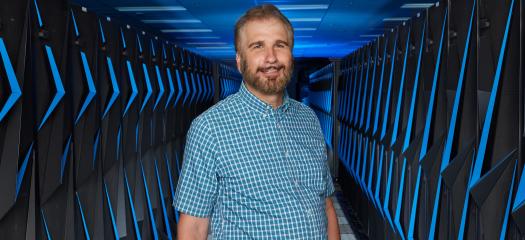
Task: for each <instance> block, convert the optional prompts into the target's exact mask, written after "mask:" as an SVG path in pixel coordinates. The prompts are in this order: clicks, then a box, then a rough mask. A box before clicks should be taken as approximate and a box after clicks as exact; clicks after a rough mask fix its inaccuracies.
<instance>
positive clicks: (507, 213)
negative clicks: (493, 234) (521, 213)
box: [499, 159, 518, 240]
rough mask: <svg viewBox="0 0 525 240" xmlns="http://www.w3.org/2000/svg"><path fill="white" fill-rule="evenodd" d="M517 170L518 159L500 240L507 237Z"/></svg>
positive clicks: (515, 164)
mask: <svg viewBox="0 0 525 240" xmlns="http://www.w3.org/2000/svg"><path fill="white" fill-rule="evenodd" d="M517 168H518V161H517V159H516V160H515V161H514V170H513V171H512V183H511V184H510V188H509V197H508V198H507V207H506V209H505V217H503V224H502V227H501V232H500V235H499V239H500V240H504V239H505V236H506V235H507V224H508V222H509V214H510V205H511V202H512V191H513V190H514V179H515V178H516V172H517Z"/></svg>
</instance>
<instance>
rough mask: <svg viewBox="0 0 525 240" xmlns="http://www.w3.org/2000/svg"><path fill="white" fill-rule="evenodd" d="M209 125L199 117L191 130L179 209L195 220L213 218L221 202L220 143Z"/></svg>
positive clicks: (179, 187)
mask: <svg viewBox="0 0 525 240" xmlns="http://www.w3.org/2000/svg"><path fill="white" fill-rule="evenodd" d="M207 124H209V123H207V122H206V121H204V119H203V118H200V117H198V118H196V119H195V120H194V121H193V122H192V124H191V126H190V129H189V130H188V134H187V137H186V146H185V148H184V157H183V163H182V173H181V176H180V178H179V181H178V184H177V191H176V195H175V200H174V205H175V208H176V209H177V210H178V211H179V212H182V213H184V214H188V215H191V216H195V217H209V216H210V215H211V213H212V211H213V206H214V205H215V201H216V199H217V190H218V183H217V175H216V171H215V169H216V167H215V166H216V160H217V142H216V141H215V139H214V135H213V134H212V132H211V129H210V128H209V127H208V125H207Z"/></svg>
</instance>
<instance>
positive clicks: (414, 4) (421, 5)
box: [401, 3, 434, 9]
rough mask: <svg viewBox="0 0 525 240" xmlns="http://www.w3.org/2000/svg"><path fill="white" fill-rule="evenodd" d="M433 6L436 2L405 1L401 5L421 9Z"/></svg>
mask: <svg viewBox="0 0 525 240" xmlns="http://www.w3.org/2000/svg"><path fill="white" fill-rule="evenodd" d="M432 6H434V3H405V4H403V5H402V6H401V8H409V9H421V8H429V7H432Z"/></svg>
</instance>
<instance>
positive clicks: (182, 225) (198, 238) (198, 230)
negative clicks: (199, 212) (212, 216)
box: [177, 213, 209, 240]
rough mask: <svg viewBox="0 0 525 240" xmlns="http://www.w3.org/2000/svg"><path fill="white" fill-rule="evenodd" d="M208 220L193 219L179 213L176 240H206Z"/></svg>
mask: <svg viewBox="0 0 525 240" xmlns="http://www.w3.org/2000/svg"><path fill="white" fill-rule="evenodd" d="M208 223H209V218H200V217H194V216H191V215H188V214H184V213H180V218H179V223H178V224H177V239H179V240H206V239H207V238H208Z"/></svg>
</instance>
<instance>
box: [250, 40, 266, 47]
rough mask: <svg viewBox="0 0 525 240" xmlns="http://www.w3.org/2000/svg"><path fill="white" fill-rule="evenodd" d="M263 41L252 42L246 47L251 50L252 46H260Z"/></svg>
mask: <svg viewBox="0 0 525 240" xmlns="http://www.w3.org/2000/svg"><path fill="white" fill-rule="evenodd" d="M262 43H263V41H257V42H252V43H250V44H249V45H248V48H251V47H252V46H253V45H255V44H261V45H262Z"/></svg>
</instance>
